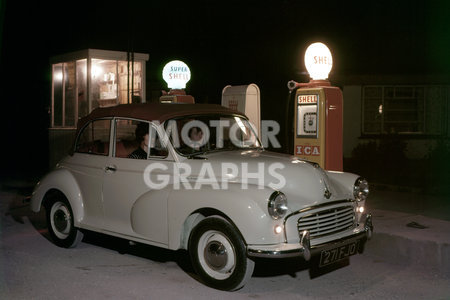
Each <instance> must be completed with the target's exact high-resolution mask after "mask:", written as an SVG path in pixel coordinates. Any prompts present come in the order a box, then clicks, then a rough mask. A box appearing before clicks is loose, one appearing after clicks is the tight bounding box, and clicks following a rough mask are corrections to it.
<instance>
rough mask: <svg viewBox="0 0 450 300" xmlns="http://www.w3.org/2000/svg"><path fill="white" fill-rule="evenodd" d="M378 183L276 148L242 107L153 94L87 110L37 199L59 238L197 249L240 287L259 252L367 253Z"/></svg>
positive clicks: (319, 257) (327, 258) (197, 258)
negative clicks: (370, 205) (86, 235)
mask: <svg viewBox="0 0 450 300" xmlns="http://www.w3.org/2000/svg"><path fill="white" fill-rule="evenodd" d="M200 131H201V134H199V132H200ZM192 133H193V134H192ZM191 134H192V135H191ZM195 134H197V137H195ZM199 136H200V138H199ZM143 151H144V152H143ZM139 153H140V154H144V156H143V157H142V156H140V157H139V155H138V154H139ZM368 193H369V189H368V184H367V181H366V180H365V179H363V178H361V177H359V176H357V175H354V174H350V173H343V172H332V171H326V170H323V169H322V168H320V167H319V166H318V165H317V164H316V163H312V162H308V161H305V160H302V159H299V158H297V157H295V156H291V155H287V154H280V153H275V152H269V151H266V150H264V148H263V147H262V146H261V142H260V140H259V139H258V137H257V136H256V134H255V130H254V129H253V127H252V126H251V125H250V123H249V121H248V119H247V117H246V116H245V115H243V114H241V113H239V112H237V111H234V110H231V109H228V108H225V107H222V106H220V105H213V104H159V103H148V104H126V105H118V106H115V107H108V108H97V109H95V110H93V111H92V113H90V114H89V115H88V116H87V117H85V118H83V119H81V120H80V121H79V123H78V130H77V135H76V139H75V142H74V144H73V148H72V149H71V150H70V153H69V155H67V157H65V158H64V159H62V160H61V161H60V162H59V163H58V164H57V166H56V168H55V169H54V170H53V171H51V172H50V173H49V174H48V175H46V176H45V177H44V178H43V179H42V180H41V181H40V182H39V183H38V184H37V186H36V187H35V189H34V191H33V194H32V199H31V208H32V210H33V211H35V212H38V211H40V209H41V208H42V207H44V208H45V210H46V216H47V222H48V229H49V234H50V235H51V237H52V239H53V240H54V243H55V244H56V245H58V246H61V247H67V248H68V247H74V246H75V245H76V244H77V243H78V242H79V241H80V240H81V238H82V233H81V231H80V230H83V231H84V230H90V231H96V232H100V233H103V234H107V235H112V236H116V237H120V238H123V239H127V240H129V241H133V242H139V243H144V244H148V245H153V246H158V247H162V248H166V249H171V250H177V249H186V250H188V252H189V254H190V257H191V261H192V265H193V267H194V270H195V271H196V273H197V274H198V275H199V278H200V280H201V281H203V282H204V283H205V284H207V285H209V286H211V287H214V288H217V289H222V290H236V289H239V288H241V287H242V286H243V285H244V284H245V282H246V281H247V280H248V279H249V278H250V277H251V276H252V272H253V269H254V265H255V262H254V261H255V258H257V257H264V258H274V259H279V258H287V257H299V259H300V260H306V261H308V260H310V258H311V257H314V258H316V259H314V261H317V264H319V266H327V265H329V264H332V263H334V262H336V261H338V260H341V259H344V258H347V257H349V256H350V255H353V254H356V253H358V252H362V250H363V248H364V245H365V243H366V241H367V240H368V239H369V238H370V237H371V235H372V230H373V227H372V221H371V215H370V214H367V213H365V212H364V203H365V200H366V198H367V195H368ZM312 261H313V260H311V262H312Z"/></svg>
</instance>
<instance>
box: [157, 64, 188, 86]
mask: <svg viewBox="0 0 450 300" xmlns="http://www.w3.org/2000/svg"><path fill="white" fill-rule="evenodd" d="M162 75H163V79H164V81H165V82H167V86H168V87H169V88H170V89H184V88H186V83H187V82H188V81H189V80H190V79H191V71H190V70H189V67H188V66H187V65H186V64H185V63H184V62H182V61H181V60H173V61H171V62H169V63H167V64H166V65H165V66H164V69H163V71H162Z"/></svg>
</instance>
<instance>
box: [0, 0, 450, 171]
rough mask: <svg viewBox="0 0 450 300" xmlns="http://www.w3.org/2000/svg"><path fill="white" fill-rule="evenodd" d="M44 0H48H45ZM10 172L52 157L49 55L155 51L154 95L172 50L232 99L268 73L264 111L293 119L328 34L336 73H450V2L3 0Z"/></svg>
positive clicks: (203, 91)
mask: <svg viewBox="0 0 450 300" xmlns="http://www.w3.org/2000/svg"><path fill="white" fill-rule="evenodd" d="M40 2H42V3H40ZM0 5H1V6H0V47H1V60H0V68H1V78H0V97H1V98H0V99H1V103H2V115H3V117H2V118H1V123H0V125H1V132H2V137H1V138H2V142H1V145H2V147H3V151H2V153H3V154H2V160H1V162H0V164H1V165H0V166H1V170H2V171H11V170H16V171H18V172H19V173H20V172H26V171H30V172H31V171H34V172H38V171H39V170H44V169H45V168H46V167H47V156H46V155H47V154H46V153H47V150H48V145H47V128H48V122H49V116H48V106H49V104H50V100H51V99H50V89H51V81H50V79H51V72H50V63H49V58H50V57H51V56H53V55H57V54H63V53H66V52H72V51H76V50H81V49H86V48H94V49H105V50H117V51H135V52H142V53H148V54H149V55H150V59H149V61H148V63H147V94H149V91H150V89H154V90H160V89H165V83H164V81H163V80H162V76H161V71H162V68H163V66H164V64H165V63H167V62H168V61H170V60H172V59H180V60H183V61H184V62H186V63H187V64H188V65H189V67H190V69H191V72H192V79H191V81H190V82H189V83H188V85H187V92H188V93H190V94H192V95H193V96H194V97H195V98H196V100H197V102H200V103H205V102H209V103H220V97H221V91H222V89H223V87H224V86H226V85H228V84H231V85H238V84H249V83H256V84H257V85H258V86H259V87H260V89H261V101H262V118H263V119H275V120H277V121H279V122H282V120H283V119H284V111H285V105H286V98H287V94H288V90H287V88H286V83H287V82H288V81H289V80H291V79H294V80H296V81H303V82H304V81H307V80H308V78H307V76H306V75H305V71H306V70H305V67H304V64H303V55H304V52H305V50H306V47H307V46H308V45H309V44H310V43H312V42H317V41H321V42H324V43H325V44H327V45H328V47H329V48H330V49H331V51H332V53H333V61H334V66H333V70H332V72H331V74H330V81H331V82H332V83H333V79H336V80H337V79H339V80H338V81H339V82H340V83H342V82H343V81H342V78H345V76H350V75H352V76H358V75H367V74H372V75H373V74H375V75H386V74H399V75H402V74H450V20H449V17H450V5H449V2H448V1H444V0H442V1H411V0H410V1H392V0H391V1H330V2H326V1H299V0H271V1H263V0H259V1H244V0H240V1H208V0H202V1H169V0H166V1H159V0H156V1H155V0H150V1H120V2H115V1H102V2H100V1H17V0H14V1H13V0H0Z"/></svg>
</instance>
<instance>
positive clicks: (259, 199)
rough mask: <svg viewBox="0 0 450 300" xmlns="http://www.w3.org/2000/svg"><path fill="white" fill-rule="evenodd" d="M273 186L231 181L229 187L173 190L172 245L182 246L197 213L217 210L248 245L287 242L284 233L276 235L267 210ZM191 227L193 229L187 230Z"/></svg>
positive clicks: (170, 214) (171, 197)
mask: <svg viewBox="0 0 450 300" xmlns="http://www.w3.org/2000/svg"><path fill="white" fill-rule="evenodd" d="M273 191H274V190H273V189H270V188H263V189H259V188H257V187H256V186H252V185H250V186H249V187H248V189H245V190H244V189H242V187H241V184H230V185H229V187H228V189H226V190H220V189H219V190H217V189H213V188H212V187H210V186H203V187H202V188H201V189H193V190H187V189H179V190H174V191H171V192H170V195H169V199H168V227H169V248H170V249H179V248H180V245H181V241H182V240H183V236H186V235H189V232H185V231H186V228H184V225H185V221H186V220H188V218H189V216H190V215H192V214H193V213H194V212H197V211H202V209H205V210H210V209H212V210H216V211H219V212H221V213H222V214H224V215H225V216H226V217H228V218H229V219H230V220H231V221H232V222H233V223H234V225H235V226H236V227H237V229H238V230H239V231H240V233H241V235H242V236H243V238H244V240H245V242H246V243H247V244H275V243H280V242H282V241H283V234H275V232H274V226H275V225H276V224H279V225H282V224H283V221H282V220H273V219H272V218H271V217H270V215H269V214H268V211H267V201H268V199H269V197H270V195H271V194H272V193H273ZM187 230H189V228H188V229H187Z"/></svg>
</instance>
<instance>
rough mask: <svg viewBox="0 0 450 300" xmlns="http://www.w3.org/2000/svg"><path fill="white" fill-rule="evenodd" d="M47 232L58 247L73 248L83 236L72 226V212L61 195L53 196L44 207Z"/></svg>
mask: <svg viewBox="0 0 450 300" xmlns="http://www.w3.org/2000/svg"><path fill="white" fill-rule="evenodd" d="M46 215H47V226H48V232H49V233H50V237H51V238H52V240H53V242H54V243H55V244H56V245H58V246H59V247H63V248H72V247H75V246H76V245H77V244H78V243H79V242H80V241H81V239H82V238H83V234H82V233H81V232H80V231H79V230H78V229H77V228H76V227H75V226H74V222H73V212H72V208H71V207H70V204H69V202H68V201H67V199H66V198H65V197H64V196H63V195H60V194H58V195H55V197H53V199H52V200H50V202H49V204H48V205H47V207H46Z"/></svg>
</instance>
